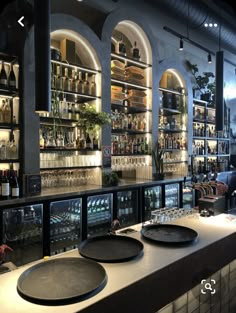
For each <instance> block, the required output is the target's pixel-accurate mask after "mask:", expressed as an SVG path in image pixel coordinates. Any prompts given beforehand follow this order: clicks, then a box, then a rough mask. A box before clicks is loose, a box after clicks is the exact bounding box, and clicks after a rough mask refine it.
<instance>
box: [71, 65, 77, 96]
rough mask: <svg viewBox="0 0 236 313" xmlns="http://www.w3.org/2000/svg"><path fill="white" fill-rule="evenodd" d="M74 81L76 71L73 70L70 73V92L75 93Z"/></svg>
mask: <svg viewBox="0 0 236 313" xmlns="http://www.w3.org/2000/svg"><path fill="white" fill-rule="evenodd" d="M76 79H77V71H76V70H75V69H73V70H72V72H71V91H73V92H76Z"/></svg>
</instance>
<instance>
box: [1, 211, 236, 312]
mask: <svg viewBox="0 0 236 313" xmlns="http://www.w3.org/2000/svg"><path fill="white" fill-rule="evenodd" d="M230 217H232V216H230V215H227V214H221V215H218V216H215V217H210V218H206V217H200V216H199V214H197V213H195V214H193V215H190V216H186V217H183V218H180V219H178V220H175V221H174V222H172V223H174V224H177V225H183V226H187V227H190V228H192V229H194V230H195V231H197V232H198V234H199V236H198V238H197V240H196V241H194V242H193V243H192V244H188V245H186V246H178V247H177V246H174V247H173V246H172V247H170V246H163V245H157V244H154V243H150V242H148V241H146V240H145V239H143V238H142V237H141V233H140V230H141V227H142V224H137V225H135V226H132V227H133V228H134V229H135V230H137V232H134V233H132V234H130V235H129V236H132V237H134V238H136V239H139V240H141V241H142V242H143V244H144V252H143V254H142V255H140V256H139V257H137V258H135V259H133V260H131V261H128V262H123V263H101V264H102V265H103V267H104V268H105V270H106V273H107V276H108V281H107V284H106V286H105V287H104V288H103V289H102V290H101V291H100V292H99V293H98V294H96V295H94V296H92V297H90V298H89V299H87V300H84V301H81V302H77V303H74V304H69V305H64V306H44V305H38V304H33V303H30V302H28V301H26V300H24V299H23V298H22V297H21V296H19V295H18V293H17V289H16V286H17V279H18V277H19V276H20V275H21V273H23V272H24V271H25V270H26V269H27V268H29V267H31V266H33V265H34V264H37V263H39V262H47V261H41V260H40V261H37V262H33V263H30V264H27V265H26V266H22V267H20V268H18V269H16V270H14V271H12V272H8V273H5V274H2V275H0V286H1V287H0V299H1V305H0V308H1V312H4V313H16V312H17V313H25V312H30V313H38V312H40V313H55V312H57V313H62V312H63V313H64V312H66V313H75V312H83V313H95V312H96V313H106V312H113V313H118V312H119V313H120V312H123V313H130V312H135V313H154V312H157V310H159V309H160V308H162V307H164V306H165V305H166V304H168V303H170V302H171V301H173V300H174V299H176V298H178V297H180V296H181V295H182V294H184V293H185V292H187V291H188V290H190V289H191V288H193V287H194V286H196V285H197V284H199V283H200V281H201V279H204V278H208V277H209V276H210V275H212V274H213V273H216V272H217V271H218V270H219V269H221V268H222V267H224V266H225V265H227V264H229V263H230V262H233V264H235V263H236V261H234V260H235V259H236V250H235V245H236V233H235V230H236V222H235V219H234V218H230ZM58 257H80V255H79V252H78V250H72V251H69V252H66V253H62V254H60V255H57V256H54V257H51V258H50V259H52V258H58ZM235 266H236V264H235ZM206 270H207V277H204V274H205V275H206ZM62 283H63V282H62ZM32 288H33V286H32ZM216 292H217V290H216Z"/></svg>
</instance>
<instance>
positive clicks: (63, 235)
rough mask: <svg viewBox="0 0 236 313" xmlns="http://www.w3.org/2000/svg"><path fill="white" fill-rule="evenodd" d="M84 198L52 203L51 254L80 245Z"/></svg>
mask: <svg viewBox="0 0 236 313" xmlns="http://www.w3.org/2000/svg"><path fill="white" fill-rule="evenodd" d="M81 206H82V199H81V198H77V199H70V200H63V201H56V202H51V203H50V254H51V255H54V254H58V253H62V252H65V251H68V250H71V249H75V248H77V247H78V244H79V242H80V239H81Z"/></svg>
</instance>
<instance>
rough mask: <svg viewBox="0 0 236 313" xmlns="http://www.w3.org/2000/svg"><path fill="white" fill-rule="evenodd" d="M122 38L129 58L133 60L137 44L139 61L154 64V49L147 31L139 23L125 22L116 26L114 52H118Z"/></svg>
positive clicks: (112, 38)
mask: <svg viewBox="0 0 236 313" xmlns="http://www.w3.org/2000/svg"><path fill="white" fill-rule="evenodd" d="M121 38H122V39H123V41H124V44H125V45H126V55H127V57H130V58H132V49H133V47H134V43H135V42H136V44H137V48H138V49H139V54H140V59H139V61H141V62H144V63H147V64H152V49H151V45H150V42H149V39H148V38H147V35H146V33H145V31H144V30H143V29H142V28H141V27H140V26H139V25H138V24H137V23H135V22H133V21H131V20H124V21H121V22H119V23H118V24H117V25H116V26H115V28H114V29H113V32H112V36H111V42H112V46H114V48H115V51H114V52H118V51H116V47H117V43H118V42H119V41H120V40H121ZM112 50H113V48H112Z"/></svg>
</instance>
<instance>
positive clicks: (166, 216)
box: [151, 207, 194, 224]
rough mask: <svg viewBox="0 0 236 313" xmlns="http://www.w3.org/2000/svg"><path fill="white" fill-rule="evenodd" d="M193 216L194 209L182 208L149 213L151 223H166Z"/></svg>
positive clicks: (162, 209)
mask: <svg viewBox="0 0 236 313" xmlns="http://www.w3.org/2000/svg"><path fill="white" fill-rule="evenodd" d="M192 214H194V209H184V208H177V207H173V208H161V209H158V210H155V211H152V213H151V223H159V224H163V223H168V222H171V221H173V220H176V219H178V218H180V217H184V216H190V215H192Z"/></svg>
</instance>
